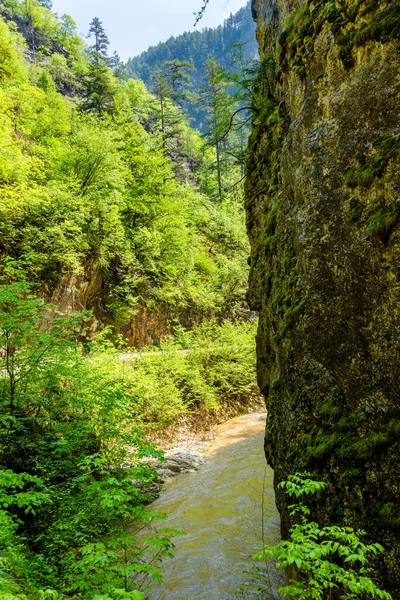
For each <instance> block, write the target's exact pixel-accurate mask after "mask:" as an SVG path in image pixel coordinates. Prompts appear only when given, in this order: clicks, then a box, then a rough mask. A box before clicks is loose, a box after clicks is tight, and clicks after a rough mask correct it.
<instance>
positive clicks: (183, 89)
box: [162, 58, 195, 106]
mask: <svg viewBox="0 0 400 600" xmlns="http://www.w3.org/2000/svg"><path fill="white" fill-rule="evenodd" d="M194 70H195V68H194V66H193V63H192V62H191V61H189V60H179V59H178V58H175V59H174V60H167V61H165V62H164V63H163V65H162V71H163V72H164V73H165V75H166V78H167V82H168V85H169V87H170V90H171V100H173V101H174V102H175V103H176V104H179V105H180V106H182V105H184V104H185V103H186V102H187V101H188V100H190V92H189V88H190V87H191V85H192V84H191V77H190V72H191V71H194Z"/></svg>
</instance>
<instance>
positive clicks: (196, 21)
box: [193, 0, 210, 27]
mask: <svg viewBox="0 0 400 600" xmlns="http://www.w3.org/2000/svg"><path fill="white" fill-rule="evenodd" d="M209 2H210V0H203V6H202V7H201V9H200V10H199V12H198V13H196V12H195V13H193V14H194V16H195V17H196V20H195V22H194V27H196V25H197V23H198V22H199V21H201V19H202V18H203V16H204V13H205V12H206V8H207V4H208V3H209Z"/></svg>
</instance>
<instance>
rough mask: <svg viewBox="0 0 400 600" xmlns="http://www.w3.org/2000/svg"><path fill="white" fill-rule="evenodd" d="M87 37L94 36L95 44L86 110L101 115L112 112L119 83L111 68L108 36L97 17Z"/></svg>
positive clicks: (86, 83)
mask: <svg viewBox="0 0 400 600" xmlns="http://www.w3.org/2000/svg"><path fill="white" fill-rule="evenodd" d="M87 37H88V38H92V37H94V44H93V45H92V46H91V47H90V48H91V51H90V56H89V62H90V64H89V73H88V75H87V78H86V82H85V100H84V103H83V106H84V108H85V109H86V110H89V111H93V112H96V113H97V114H98V115H99V116H101V115H102V114H103V113H104V112H110V111H111V110H112V109H113V108H114V96H115V93H116V88H117V84H116V81H115V78H114V76H113V73H112V71H111V69H110V68H109V65H110V59H109V57H108V56H107V49H108V46H109V41H108V37H107V35H106V33H105V31H104V28H103V25H102V23H101V21H100V20H99V19H98V18H97V17H94V18H93V19H92V22H91V23H90V28H89V32H88V35H87Z"/></svg>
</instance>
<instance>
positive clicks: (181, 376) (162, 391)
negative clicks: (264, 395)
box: [90, 321, 257, 429]
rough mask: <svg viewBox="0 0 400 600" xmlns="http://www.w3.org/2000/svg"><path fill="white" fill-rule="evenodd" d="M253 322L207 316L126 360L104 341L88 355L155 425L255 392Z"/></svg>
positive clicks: (141, 415) (149, 423) (147, 422)
mask: <svg viewBox="0 0 400 600" xmlns="http://www.w3.org/2000/svg"><path fill="white" fill-rule="evenodd" d="M255 330H256V324H255V323H247V322H245V321H237V322H235V323H231V322H229V321H226V322H224V323H222V324H221V325H218V324H216V323H215V322H208V323H205V324H203V325H202V326H200V327H198V328H197V329H195V330H194V331H186V330H184V329H182V328H178V330H177V332H176V336H175V337H170V338H165V339H164V340H162V342H161V344H160V346H159V347H158V348H145V349H143V350H142V352H141V353H140V354H137V353H133V354H131V355H129V354H126V355H125V356H124V361H123V362H121V359H120V357H119V355H118V354H115V352H113V351H111V352H110V349H108V348H107V344H106V345H105V346H104V344H103V343H102V344H101V345H100V346H99V347H98V348H97V350H96V351H94V352H93V353H92V356H91V358H90V361H91V362H93V364H94V365H95V367H96V370H99V371H101V372H103V373H104V376H106V374H108V377H111V376H112V377H113V378H115V379H116V380H120V381H121V385H123V387H124V389H126V391H127V392H128V393H129V395H130V396H131V397H132V398H133V399H134V401H133V402H132V404H131V408H130V410H131V414H132V416H134V417H135V419H141V420H143V421H144V424H145V425H146V426H147V427H148V428H150V429H153V428H154V427H160V426H165V425H166V424H168V423H170V422H172V421H173V420H175V419H177V418H178V417H179V416H181V415H183V414H186V413H190V412H193V411H194V410H196V409H198V408H199V407H203V408H206V409H207V410H215V411H217V410H219V409H220V408H221V407H223V406H224V405H227V404H229V402H231V401H232V400H235V399H242V400H246V398H248V397H250V396H251V395H254V394H257V386H256V373H255V362H256V361H255V348H254V336H255Z"/></svg>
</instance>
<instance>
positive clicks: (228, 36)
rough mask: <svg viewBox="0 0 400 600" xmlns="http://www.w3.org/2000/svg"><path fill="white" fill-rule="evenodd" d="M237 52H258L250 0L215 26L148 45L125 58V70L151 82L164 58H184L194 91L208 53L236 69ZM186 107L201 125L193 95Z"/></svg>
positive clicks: (245, 54) (200, 82)
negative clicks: (189, 67) (187, 64)
mask: <svg viewBox="0 0 400 600" xmlns="http://www.w3.org/2000/svg"><path fill="white" fill-rule="evenodd" d="M200 24H201V21H200ZM239 48H241V50H240V52H239ZM238 55H240V59H241V60H242V59H244V60H248V59H251V58H255V57H257V56H258V51H257V43H256V37H255V24H254V21H253V19H252V17H251V10H250V2H248V3H247V5H246V6H244V7H243V8H241V9H240V10H239V11H238V12H237V13H236V14H231V15H230V17H229V18H228V19H226V20H225V21H224V23H223V25H220V26H219V27H215V28H204V29H202V30H201V31H190V32H188V31H187V32H185V33H183V34H182V35H179V36H177V37H170V38H169V39H168V40H167V41H166V42H160V43H159V44H157V46H151V47H150V48H148V50H146V51H145V52H142V54H140V55H139V56H135V57H133V58H129V59H128V61H127V63H126V71H127V74H128V76H131V77H136V78H139V79H141V80H142V81H144V82H145V83H146V84H147V85H149V86H151V85H152V84H153V83H154V75H155V73H156V72H157V70H158V69H160V67H161V66H162V65H163V63H164V62H165V61H172V60H180V61H188V62H189V63H191V64H192V69H191V70H190V78H191V82H192V91H193V92H195V94H196V92H198V91H199V89H200V88H201V86H202V85H203V84H204V77H205V76H206V63H207V60H208V59H209V58H210V56H213V57H214V58H215V60H216V61H217V62H218V63H219V64H220V65H221V66H222V67H224V68H225V69H227V70H234V71H235V70H236V71H237V70H239V69H240V68H241V65H240V60H238ZM188 108H189V114H190V116H191V117H192V118H193V119H194V122H195V123H196V125H197V126H199V127H201V128H203V129H204V126H203V125H202V118H201V113H200V112H199V110H198V101H197V99H196V97H194V98H193V99H192V101H189V102H188Z"/></svg>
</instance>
